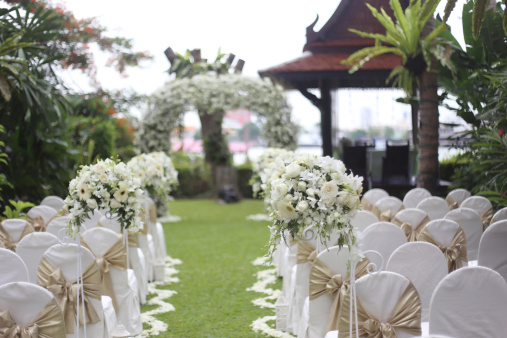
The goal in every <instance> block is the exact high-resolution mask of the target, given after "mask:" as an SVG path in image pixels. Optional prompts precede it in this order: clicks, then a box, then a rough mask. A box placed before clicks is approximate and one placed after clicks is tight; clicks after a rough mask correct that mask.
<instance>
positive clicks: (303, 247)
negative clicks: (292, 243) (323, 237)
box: [296, 240, 317, 264]
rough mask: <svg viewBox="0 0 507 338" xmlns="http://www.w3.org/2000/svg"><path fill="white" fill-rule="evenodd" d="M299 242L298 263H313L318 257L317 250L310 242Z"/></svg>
mask: <svg viewBox="0 0 507 338" xmlns="http://www.w3.org/2000/svg"><path fill="white" fill-rule="evenodd" d="M297 243H298V252H297V261H296V262H297V264H304V263H310V264H312V263H313V261H314V260H315V258H316V257H317V250H315V248H314V247H313V245H311V244H310V243H308V242H305V241H303V240H300V241H298V242H297Z"/></svg>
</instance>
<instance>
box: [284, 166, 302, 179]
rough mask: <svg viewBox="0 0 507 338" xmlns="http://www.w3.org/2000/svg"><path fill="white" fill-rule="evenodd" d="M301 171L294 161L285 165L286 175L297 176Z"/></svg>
mask: <svg viewBox="0 0 507 338" xmlns="http://www.w3.org/2000/svg"><path fill="white" fill-rule="evenodd" d="M300 172H301V167H300V166H299V164H297V163H296V162H292V163H291V164H289V165H288V166H287V167H285V175H286V176H287V177H290V178H293V177H297V176H298V175H299V173H300Z"/></svg>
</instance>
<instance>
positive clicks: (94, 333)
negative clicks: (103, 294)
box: [43, 244, 104, 338]
mask: <svg viewBox="0 0 507 338" xmlns="http://www.w3.org/2000/svg"><path fill="white" fill-rule="evenodd" d="M80 250H81V265H82V268H83V272H85V271H86V270H87V269H88V268H89V267H90V265H92V264H97V263H96V262H95V257H94V256H93V254H92V253H91V252H90V250H88V249H86V248H84V247H81V249H80ZM77 257H78V246H77V245H76V244H68V245H61V244H57V245H53V246H52V247H50V248H49V249H48V250H46V252H45V253H44V255H43V258H45V259H47V260H48V261H49V263H50V264H51V265H52V266H53V267H54V268H55V269H60V270H61V272H62V274H63V277H64V278H65V281H66V282H67V283H70V284H74V283H75V282H76V280H77V276H78V270H77V264H76V262H77ZM80 299H81V298H80ZM88 301H89V302H90V303H91V304H92V306H93V308H94V309H95V311H96V312H97V315H98V316H99V318H100V321H99V322H97V323H95V324H90V323H88V324H86V333H87V335H88V336H89V337H101V336H102V335H103V334H104V310H103V307H102V302H101V300H98V299H95V298H92V297H88ZM64 315H65V314H64ZM78 327H79V336H80V337H84V328H83V326H81V325H79V326H78V325H76V326H75V327H74V333H72V334H70V333H67V338H74V337H77V335H78V332H77V331H78Z"/></svg>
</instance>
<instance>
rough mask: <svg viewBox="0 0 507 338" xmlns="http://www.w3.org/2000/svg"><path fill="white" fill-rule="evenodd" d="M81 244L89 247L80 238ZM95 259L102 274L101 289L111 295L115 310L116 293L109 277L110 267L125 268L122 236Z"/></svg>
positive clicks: (116, 304)
mask: <svg viewBox="0 0 507 338" xmlns="http://www.w3.org/2000/svg"><path fill="white" fill-rule="evenodd" d="M81 243H82V245H83V246H84V247H85V248H87V249H90V247H89V246H88V245H87V244H86V242H85V241H84V240H83V239H81ZM90 251H92V252H93V250H91V249H90ZM95 261H96V262H97V265H98V266H99V269H100V272H101V275H102V291H103V294H104V295H106V296H109V297H111V299H112V300H113V307H114V309H115V310H116V311H118V310H119V306H118V301H117V300H116V293H115V292H114V287H113V281H112V279H111V274H110V270H111V267H115V268H116V269H119V270H126V269H127V250H126V248H125V246H124V245H123V236H120V238H119V239H118V241H117V242H116V243H115V244H114V245H113V246H111V247H110V248H109V250H108V251H107V252H106V253H105V254H104V255H103V256H102V257H96V258H95Z"/></svg>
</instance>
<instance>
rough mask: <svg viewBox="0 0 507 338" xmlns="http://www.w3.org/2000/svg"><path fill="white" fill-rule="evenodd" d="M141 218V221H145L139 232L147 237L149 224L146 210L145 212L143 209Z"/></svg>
mask: <svg viewBox="0 0 507 338" xmlns="http://www.w3.org/2000/svg"><path fill="white" fill-rule="evenodd" d="M139 218H141V220H142V221H143V227H142V228H141V229H139V231H140V232H141V234H142V235H147V234H148V224H147V223H146V210H144V209H143V208H141V212H140V214H139ZM129 244H130V243H129Z"/></svg>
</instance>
